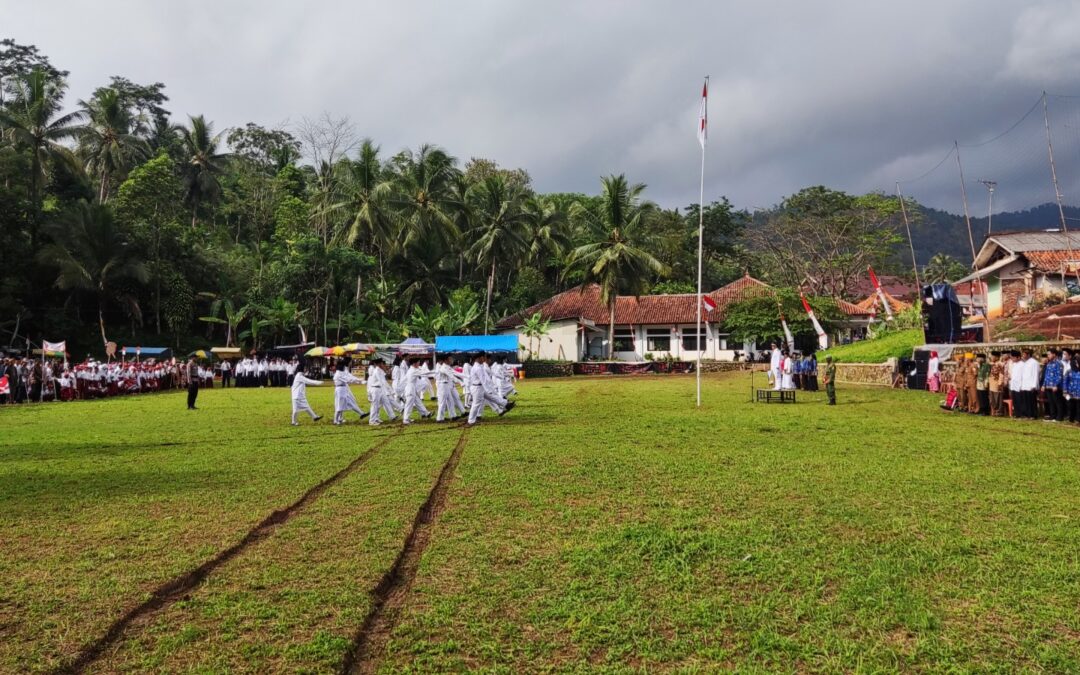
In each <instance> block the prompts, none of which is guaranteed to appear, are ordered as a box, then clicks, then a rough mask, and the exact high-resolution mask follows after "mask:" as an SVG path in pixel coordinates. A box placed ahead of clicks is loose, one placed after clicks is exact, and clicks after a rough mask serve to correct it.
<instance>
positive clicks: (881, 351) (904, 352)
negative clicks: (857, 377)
mask: <svg viewBox="0 0 1080 675" xmlns="http://www.w3.org/2000/svg"><path fill="white" fill-rule="evenodd" d="M921 344H926V340H925V338H924V337H923V332H922V329H920V328H915V329H913V330H898V331H895V332H891V333H886V334H885V335H882V336H881V337H879V338H877V339H876V340H862V341H861V342H854V343H852V344H849V345H841V346H839V347H833V348H832V349H828V350H826V351H825V352H824V353H819V354H818V355H817V359H818V361H819V362H821V361H824V360H825V354H829V355H831V356H832V357H833V358H834V359H836V360H837V361H838V362H840V363H885V361H887V360H888V359H891V358H898V359H905V358H911V352H912V350H913V349H915V347H918V346H919V345H921Z"/></svg>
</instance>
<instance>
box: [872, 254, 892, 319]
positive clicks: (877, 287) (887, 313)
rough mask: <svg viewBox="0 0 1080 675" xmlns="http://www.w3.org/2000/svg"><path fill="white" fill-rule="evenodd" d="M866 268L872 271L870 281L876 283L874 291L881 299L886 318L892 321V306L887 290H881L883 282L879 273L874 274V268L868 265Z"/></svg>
mask: <svg viewBox="0 0 1080 675" xmlns="http://www.w3.org/2000/svg"><path fill="white" fill-rule="evenodd" d="M866 270H867V271H868V272H870V282H871V283H872V284H874V292H875V293H877V296H878V299H879V300H881V305H882V306H883V307H884V308H885V319H886V320H887V321H892V320H893V313H892V307H890V306H889V301H888V300H887V299H886V298H885V291H883V290H881V283H880V282H878V278H877V275H876V274H874V268H873V267H867V268H866Z"/></svg>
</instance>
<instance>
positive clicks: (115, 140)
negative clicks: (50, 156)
mask: <svg viewBox="0 0 1080 675" xmlns="http://www.w3.org/2000/svg"><path fill="white" fill-rule="evenodd" d="M79 105H81V106H82V109H83V112H84V113H85V115H86V117H87V119H88V122H87V124H86V126H84V127H83V128H82V129H81V130H80V132H79V152H80V154H81V155H82V156H83V157H84V158H85V159H86V171H87V173H89V174H91V175H96V176H97V177H98V180H99V181H100V183H101V186H100V188H99V189H98V201H99V202H101V203H102V204H104V203H105V202H107V201H108V200H109V191H110V188H111V183H112V179H113V177H123V175H124V174H125V173H126V172H127V170H128V169H129V168H131V166H132V165H134V164H135V163H136V162H138V161H139V160H142V159H146V158H147V157H149V155H150V146H149V145H148V144H147V142H146V141H144V140H143V139H141V138H139V137H138V136H136V135H135V134H134V132H133V126H134V120H133V119H132V117H131V112H130V111H129V110H128V109H127V107H126V106H125V105H124V102H123V100H122V99H121V97H120V94H119V93H117V91H116V90H115V89H103V90H101V91H100V92H98V94H97V95H96V96H95V97H94V98H92V99H90V101H79Z"/></svg>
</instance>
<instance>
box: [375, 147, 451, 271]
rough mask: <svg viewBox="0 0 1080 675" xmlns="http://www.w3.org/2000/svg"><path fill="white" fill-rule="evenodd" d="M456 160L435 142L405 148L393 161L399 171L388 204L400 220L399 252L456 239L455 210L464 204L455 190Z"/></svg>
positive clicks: (394, 179)
mask: <svg viewBox="0 0 1080 675" xmlns="http://www.w3.org/2000/svg"><path fill="white" fill-rule="evenodd" d="M456 162H457V160H455V159H454V158H453V157H451V156H450V155H448V154H446V152H445V151H443V150H442V149H440V148H437V147H435V146H433V145H423V146H421V147H420V148H419V149H418V150H417V151H416V152H413V151H411V150H405V151H403V152H400V153H398V154H397V155H396V156H395V157H394V158H393V159H392V160H391V161H390V164H391V166H392V168H393V169H394V171H395V173H396V175H395V176H394V178H393V180H392V182H391V184H390V186H389V188H388V194H387V196H386V205H387V208H389V209H390V211H391V212H392V213H394V216H395V220H396V221H397V223H396V224H397V227H398V241H397V248H398V251H399V252H401V251H408V250H409V249H411V248H413V247H415V246H418V245H423V246H425V247H433V246H444V245H445V244H446V243H448V242H450V241H452V240H453V238H454V236H455V234H456V227H455V223H454V213H455V211H456V210H458V209H459V208H460V207H461V205H460V203H458V202H457V200H456V199H454V194H453V190H452V186H453V179H454V177H455V176H456V175H457V173H458V170H457V168H456V167H455V164H456Z"/></svg>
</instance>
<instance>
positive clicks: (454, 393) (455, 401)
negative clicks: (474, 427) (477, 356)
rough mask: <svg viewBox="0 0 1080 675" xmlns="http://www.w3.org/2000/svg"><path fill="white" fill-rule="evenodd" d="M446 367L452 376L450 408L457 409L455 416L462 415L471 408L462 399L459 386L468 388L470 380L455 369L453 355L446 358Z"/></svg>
mask: <svg viewBox="0 0 1080 675" xmlns="http://www.w3.org/2000/svg"><path fill="white" fill-rule="evenodd" d="M446 367H447V370H448V372H449V373H450V378H451V379H450V388H449V389H450V408H451V410H454V411H455V412H454V417H461V416H462V415H464V414H465V413H466V412H468V410H469V409H468V408H466V407H465V404H464V403H463V402H462V400H461V393H460V392H458V386H459V385H460V386H461V388H462V389H465V390H468V388H469V382H468V380H466V379H465V378H464V377H463V376H462V375H461V373H459V372H458V371H456V370H454V358H453V357H448V358H447V359H446Z"/></svg>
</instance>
